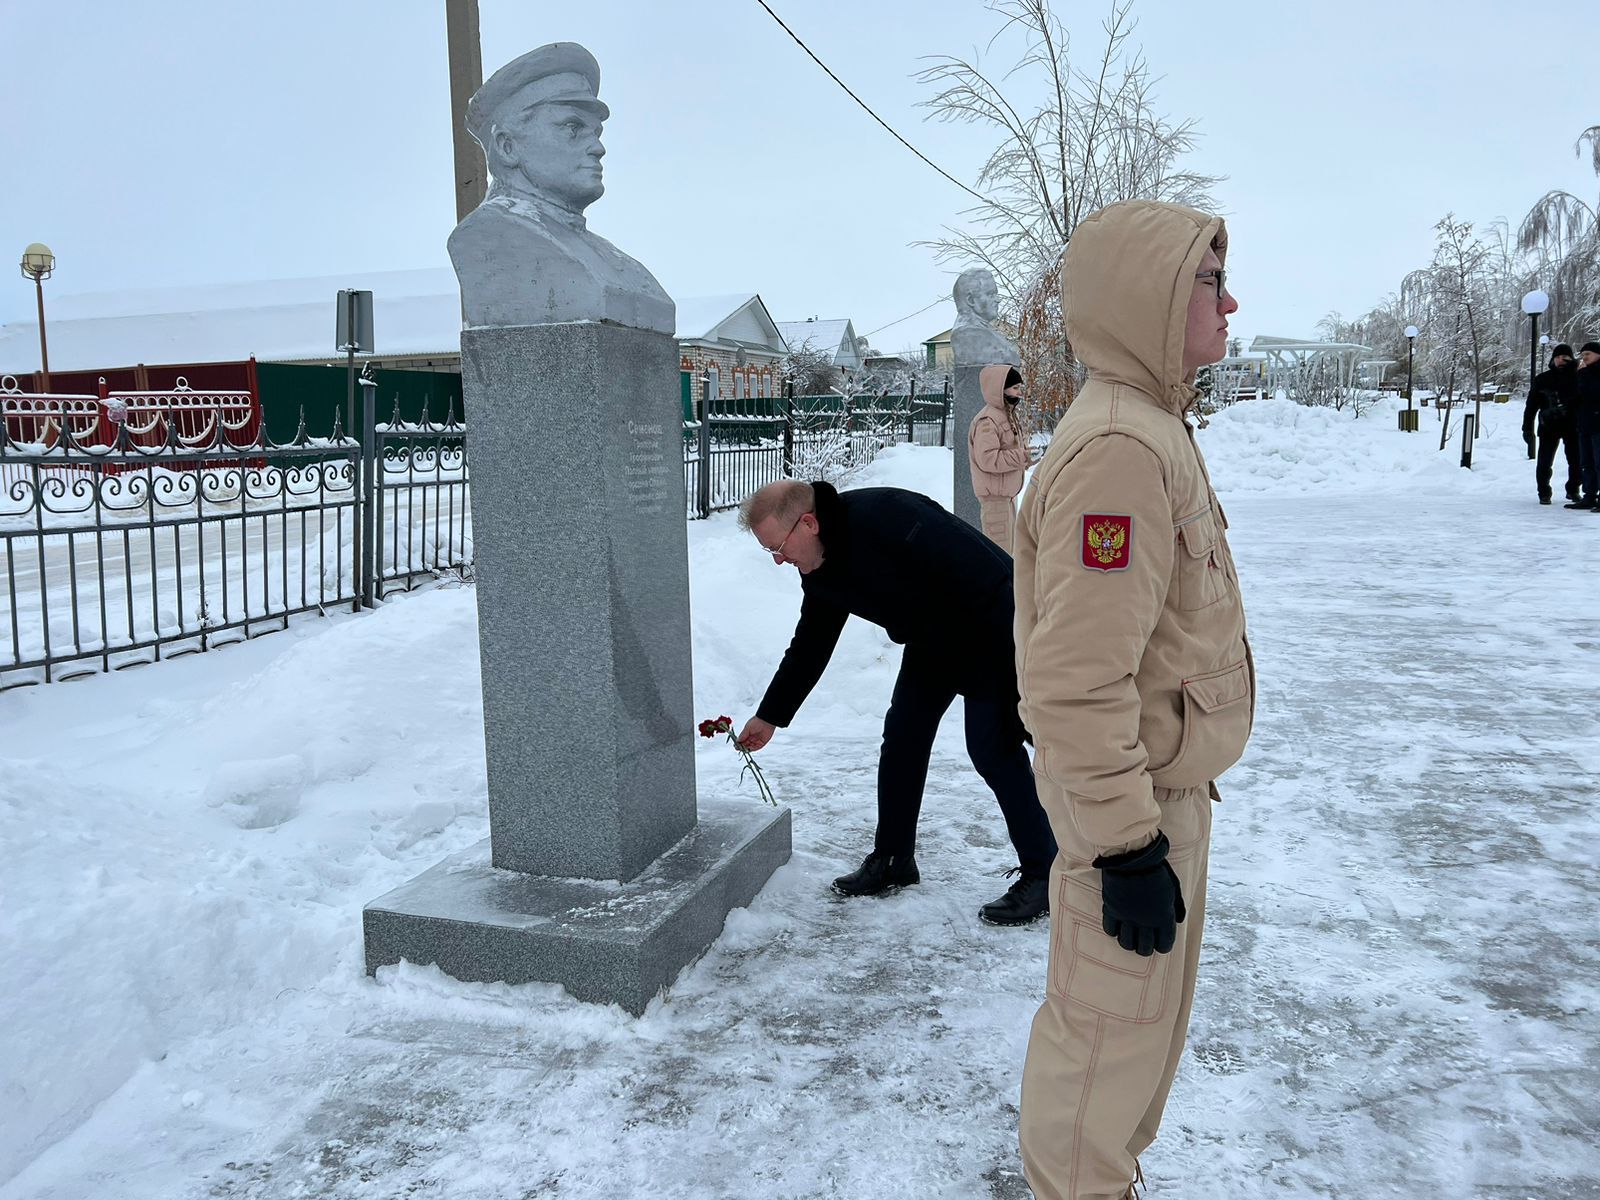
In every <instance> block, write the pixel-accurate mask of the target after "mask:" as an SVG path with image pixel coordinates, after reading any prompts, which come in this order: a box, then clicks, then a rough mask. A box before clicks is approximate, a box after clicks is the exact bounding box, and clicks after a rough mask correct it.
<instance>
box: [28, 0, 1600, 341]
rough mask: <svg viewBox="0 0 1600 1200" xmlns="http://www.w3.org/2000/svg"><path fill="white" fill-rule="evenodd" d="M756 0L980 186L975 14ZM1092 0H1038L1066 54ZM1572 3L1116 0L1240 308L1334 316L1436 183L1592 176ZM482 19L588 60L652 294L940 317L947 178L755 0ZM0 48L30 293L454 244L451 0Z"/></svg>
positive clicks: (63, 28)
mask: <svg viewBox="0 0 1600 1200" xmlns="http://www.w3.org/2000/svg"><path fill="white" fill-rule="evenodd" d="M769 2H770V3H771V4H772V7H773V8H774V9H776V11H777V12H778V13H779V14H780V15H782V16H783V17H784V18H785V20H786V21H788V23H789V24H790V26H791V27H792V28H793V29H794V30H795V31H796V32H797V33H798V34H799V35H800V36H801V37H802V38H804V39H805V40H806V42H807V43H808V44H809V45H810V46H811V48H812V49H813V50H814V51H815V52H816V53H817V54H818V55H819V56H820V57H821V58H822V59H823V60H824V61H825V62H827V63H828V64H829V65H830V66H831V67H832V68H833V69H834V71H835V72H837V73H838V74H839V75H840V76H841V77H842V78H843V79H844V80H845V82H846V83H848V84H850V85H851V86H852V87H853V88H854V89H855V90H856V92H857V93H858V94H859V95H861V96H862V98H863V99H865V100H866V101H867V102H868V103H869V104H871V105H872V106H873V107H874V108H875V109H876V110H877V111H878V112H879V114H880V115H881V116H883V118H884V119H885V120H886V121H888V122H889V124H891V125H892V126H894V127H895V128H896V129H897V130H898V131H899V132H900V133H901V134H903V135H904V136H905V137H906V138H907V139H908V140H910V141H911V142H912V144H914V145H916V146H917V147H918V148H919V149H920V150H921V151H922V152H923V153H925V154H927V155H928V156H929V157H930V158H931V159H933V160H934V161H935V162H937V163H939V164H940V166H942V167H943V168H944V169H946V170H947V171H949V172H950V173H951V174H953V175H955V176H956V177H958V178H961V179H963V180H966V181H971V180H972V179H973V177H974V176H975V174H976V171H977V168H978V167H979V165H980V164H981V163H982V161H983V159H984V157H985V156H986V154H987V153H988V151H989V150H990V149H991V148H992V146H993V144H994V139H993V136H992V135H991V134H990V133H989V132H988V131H986V130H981V129H978V128H974V127H967V126H951V125H947V124H942V123H936V122H930V121H928V120H926V116H927V110H926V109H922V108H919V107H918V103H919V101H922V100H925V99H926V98H927V97H928V95H929V94H930V93H929V89H928V88H927V87H926V86H924V85H921V84H918V83H917V82H916V81H915V79H914V78H913V76H914V74H915V73H916V71H917V70H918V69H919V68H920V67H921V66H923V65H925V64H924V63H921V62H919V59H922V58H923V57H925V56H929V55H936V54H945V53H948V54H960V55H969V54H972V53H974V52H976V51H977V50H978V49H979V48H981V47H982V46H984V44H985V43H987V42H988V40H989V38H990V37H991V35H992V34H993V33H994V31H995V30H996V29H997V28H998V26H999V23H1000V22H999V19H998V18H997V17H996V16H995V14H994V13H992V12H990V11H988V10H987V9H986V8H985V7H984V5H983V4H982V3H980V2H978V0H866V2H863V0H769ZM1107 7H1108V6H1107V5H1106V4H1094V5H1087V4H1068V3H1065V2H1062V3H1059V5H1058V11H1059V15H1060V16H1061V17H1062V18H1063V20H1065V21H1066V23H1067V25H1068V28H1069V30H1070V31H1071V32H1072V34H1073V36H1074V49H1075V53H1076V54H1077V56H1078V58H1079V61H1080V62H1081V63H1082V64H1083V65H1084V66H1085V67H1087V66H1089V65H1090V62H1091V60H1092V58H1093V56H1094V55H1095V53H1096V52H1097V51H1098V48H1099V43H1100V33H1099V22H1100V21H1101V20H1102V19H1103V17H1104V14H1105V11H1106V10H1107ZM1580 7H1581V6H1578V7H1572V8H1569V9H1567V10H1564V11H1566V12H1568V13H1570V14H1571V15H1572V16H1573V18H1574V19H1573V21H1572V22H1571V23H1570V27H1569V28H1560V27H1559V26H1558V25H1557V24H1556V21H1557V18H1558V17H1559V14H1560V13H1561V12H1562V11H1563V10H1561V9H1559V8H1556V9H1543V10H1536V9H1530V8H1529V7H1528V6H1527V5H1525V4H1512V3H1493V2H1490V0H1465V2H1460V0H1452V2H1451V3H1444V2H1442V0H1429V2H1427V3H1412V2H1407V3H1396V2H1395V0H1340V2H1339V3H1313V4H1310V5H1285V4H1283V3H1282V2H1281V0H1275V2H1273V3H1267V2H1266V0H1259V2H1255V0H1251V2H1240V3H1232V4H1230V3H1224V2H1219V3H1214V4H1209V5H1206V4H1195V3H1193V2H1192V0H1138V3H1137V4H1136V8H1135V12H1136V14H1137V15H1138V16H1139V18H1140V25H1139V28H1138V31H1137V32H1136V34H1135V35H1134V40H1135V41H1136V42H1138V43H1140V44H1142V46H1143V48H1144V51H1145V53H1146V56H1147V57H1148V59H1149V61H1150V64H1151V66H1152V67H1153V68H1154V69H1155V71H1156V73H1157V74H1159V75H1162V76H1164V80H1163V82H1162V83H1161V85H1160V88H1159V99H1160V102H1161V106H1162V108H1163V109H1164V110H1165V111H1166V112H1167V113H1168V114H1169V115H1170V116H1172V117H1174V118H1184V117H1194V118H1197V119H1198V120H1199V122H1200V133H1201V135H1202V136H1201V140H1200V144H1199V149H1198V152H1197V153H1196V154H1195V155H1194V156H1192V159H1191V161H1192V162H1193V164H1194V165H1195V166H1196V167H1198V168H1200V169H1203V170H1206V171H1210V172H1213V173H1217V174H1223V175H1227V176H1228V177H1229V178H1228V181H1227V182H1226V183H1224V184H1223V185H1221V187H1220V188H1219V189H1218V198H1219V200H1220V202H1221V205H1222V208H1223V211H1224V212H1225V213H1226V214H1227V216H1228V218H1229V223H1230V231H1231V236H1232V252H1231V257H1230V260H1229V264H1228V266H1229V274H1230V276H1231V279H1232V286H1233V287H1234V289H1235V291H1236V293H1237V295H1238V297H1239V300H1240V303H1241V305H1242V309H1241V311H1240V313H1239V315H1238V317H1236V318H1235V320H1234V328H1235V331H1236V332H1238V333H1241V334H1243V335H1244V336H1245V337H1247V338H1248V337H1249V336H1251V335H1254V334H1257V333H1271V334H1281V335H1309V334H1310V333H1311V332H1312V329H1313V327H1314V326H1315V324H1316V322H1317V320H1318V319H1319V318H1320V317H1321V316H1322V315H1323V314H1325V313H1326V312H1328V311H1329V310H1338V311H1341V312H1343V313H1344V314H1346V315H1347V316H1350V315H1355V314H1358V313H1360V312H1363V311H1365V310H1366V309H1367V308H1369V307H1370V306H1371V305H1372V304H1373V303H1374V302H1375V301H1377V300H1378V299H1379V298H1380V297H1381V296H1382V295H1383V294H1384V293H1386V292H1389V291H1392V290H1394V289H1395V288H1396V287H1397V285H1398V283H1399V280H1400V277H1401V276H1402V275H1403V274H1404V273H1405V272H1406V271H1407V270H1410V269H1411V268H1413V267H1416V266H1419V265H1421V264H1422V263H1423V262H1425V261H1426V260H1427V258H1428V256H1429V253H1430V247H1431V244H1432V238H1433V231H1432V226H1433V224H1434V222H1435V221H1437V220H1438V219H1439V218H1440V217H1441V216H1443V215H1444V214H1445V212H1447V211H1451V210H1453V211H1454V212H1456V213H1457V214H1458V215H1459V216H1461V217H1463V218H1466V219H1469V220H1472V221H1475V222H1478V223H1480V224H1482V223H1487V222H1489V221H1491V220H1492V219H1494V218H1496V217H1505V218H1508V219H1509V220H1511V221H1512V222H1513V224H1515V223H1516V222H1517V221H1519V220H1520V219H1521V217H1522V216H1523V214H1524V213H1525V212H1526V211H1527V209H1528V208H1529V206H1530V205H1531V204H1532V203H1533V202H1534V201H1535V200H1536V199H1537V198H1538V197H1539V196H1540V195H1542V194H1543V193H1544V192H1545V191H1547V190H1549V189H1550V188H1552V187H1563V188H1567V189H1569V190H1573V191H1576V192H1578V193H1579V194H1580V195H1582V196H1584V197H1585V198H1586V199H1588V200H1591V201H1592V200H1593V199H1594V198H1595V195H1596V193H1597V192H1600V181H1597V180H1596V179H1595V178H1594V176H1593V174H1592V173H1591V172H1590V171H1589V170H1588V168H1587V166H1586V164H1585V163H1584V162H1582V161H1580V160H1579V159H1578V158H1576V157H1575V156H1574V154H1573V149H1572V147H1573V142H1574V140H1575V139H1576V137H1577V135H1578V134H1579V133H1580V132H1581V131H1582V130H1583V129H1584V128H1585V127H1586V126H1588V125H1592V124H1595V123H1597V122H1600V86H1597V85H1596V83H1595V75H1594V51H1593V47H1594V45H1595V42H1594V38H1595V36H1596V33H1595V30H1594V28H1593V26H1592V24H1591V26H1590V27H1589V28H1588V29H1584V28H1581V27H1580V25H1581V22H1580V21H1579V20H1578V19H1577V14H1578V12H1579V8H1580ZM481 13H482V38H483V63H484V71H485V74H488V73H490V72H492V71H493V70H494V69H495V68H496V67H498V66H500V65H501V64H502V63H504V62H506V61H508V60H509V59H511V58H513V57H515V56H516V55H518V54H520V53H522V52H523V51H526V50H529V49H532V48H533V47H534V46H537V45H540V44H543V43H545V42H550V41H562V40H565V41H577V42H581V43H582V44H584V45H586V46H587V47H589V49H590V50H592V51H593V52H594V54H595V56H596V57H597V58H598V59H599V62H600V67H601V96H602V98H603V99H605V100H606V101H607V103H608V104H609V105H610V107H611V110H612V117H611V120H610V122H609V123H608V124H607V126H606V133H605V142H606V147H607V151H608V153H607V157H606V163H605V169H606V195H605V196H604V198H603V199H601V200H600V201H599V202H598V203H596V204H595V205H594V206H593V207H592V208H591V209H590V210H589V218H590V224H591V227H592V228H594V229H595V230H596V231H597V232H599V233H600V234H602V235H604V236H605V237H608V238H610V239H611V240H612V241H613V242H615V243H616V244H617V245H618V246H619V247H620V248H622V249H623V250H625V251H627V252H628V253H629V254H631V255H633V256H634V257H635V258H637V259H639V260H640V261H641V262H643V263H644V264H645V265H646V266H648V267H649V268H650V269H651V270H652V271H653V272H654V273H655V274H656V276H657V277H658V278H659V279H660V280H661V282H662V283H663V284H664V285H665V287H666V288H667V290H668V291H669V292H671V293H673V294H674V295H677V296H695V295H707V294H715V293H723V292H747V291H756V292H760V293H761V295H762V297H763V298H764V299H765V300H766V302H767V304H768V307H769V308H770V309H771V310H772V315H773V316H774V317H775V318H777V319H778V320H796V319H803V318H805V317H807V316H811V315H816V316H820V317H850V318H852V319H853V320H854V322H855V326H856V329H857V331H858V332H861V333H869V332H871V333H872V340H873V344H874V345H875V346H877V347H879V348H880V349H885V350H898V349H901V348H903V347H905V346H907V345H910V344H912V343H915V342H919V341H920V340H921V339H923V338H925V337H928V336H930V335H931V334H933V333H935V332H937V331H938V330H940V329H942V328H944V327H946V326H947V325H948V324H949V322H950V320H951V318H952V315H953V310H952V308H951V306H950V304H949V303H948V300H947V298H948V295H949V287H950V283H951V281H952V278H953V272H954V270H955V268H954V267H950V266H941V265H940V264H938V263H936V262H935V261H934V259H933V256H932V254H931V252H930V251H929V250H927V249H926V248H923V247H919V246H915V245H913V244H912V243H914V242H916V241H917V240H919V239H924V238H930V237H937V236H938V235H939V232H940V229H941V227H942V226H945V225H949V224H956V223H959V222H960V221H961V216H960V213H961V210H962V209H963V208H964V207H965V202H966V201H967V200H968V199H969V198H968V197H966V196H965V195H964V193H962V192H961V191H960V190H958V189H957V188H956V187H955V186H953V185H952V184H950V183H949V182H947V181H946V180H944V179H942V178H940V177H939V176H938V175H937V174H935V173H934V172H933V171H932V170H930V169H929V168H928V167H926V166H925V165H924V164H922V163H921V162H919V161H918V160H917V159H915V158H914V157H912V156H911V155H910V154H909V153H908V152H907V151H906V150H905V149H904V148H902V147H901V146H900V145H899V144H898V143H896V142H895V141H894V140H893V139H891V138H890V137H889V135H888V134H886V133H885V132H884V131H883V130H882V129H881V128H880V127H878V126H877V125H876V124H874V123H873V122H872V120H871V119H870V118H869V117H868V116H867V115H866V114H865V113H863V112H862V111H861V110H860V109H859V108H857V107H856V106H855V104H854V103H853V102H852V101H851V100H850V99H849V97H847V96H846V95H845V94H844V93H843V92H842V91H840V90H839V88H838V86H837V85H835V84H834V83H833V82H832V81H831V80H829V79H828V78H827V76H826V75H824V74H823V73H822V71H821V70H820V69H819V68H818V67H817V66H816V65H815V64H814V63H812V62H811V61H810V60H809V59H808V58H806V57H805V55H804V54H803V53H802V52H801V50H800V49H799V47H797V46H796V45H795V44H794V43H793V42H792V41H790V39H789V37H788V36H787V35H786V34H785V33H784V32H783V31H782V30H781V29H780V28H779V27H778V26H777V25H776V24H775V23H774V22H773V20H772V19H771V17H769V16H768V15H767V14H766V12H764V11H763V10H762V8H761V6H760V5H759V4H758V3H756V0H694V2H693V3H685V4H664V3H660V2H659V0H581V2H579V3H571V4H555V3H532V2H519V0H481ZM0 46H4V47H5V48H6V66H5V69H4V70H3V71H0V114H3V119H0V163H3V164H4V177H5V184H4V186H3V187H0V254H3V255H4V256H7V257H6V261H8V262H13V263H14V262H16V261H18V259H19V258H20V254H21V250H22V247H23V246H24V245H25V244H27V243H29V242H33V241H43V242H46V243H48V244H49V245H50V247H51V248H52V249H53V250H54V251H55V253H56V255H57V258H58V260H59V262H58V267H57V271H56V275H55V277H54V278H53V279H51V280H49V281H48V282H47V283H46V285H45V286H46V289H47V304H48V295H49V294H50V293H52V292H54V293H57V294H60V295H67V294H77V293H84V292H99V291H106V290H116V289H124V288H130V287H140V286H164V285H183V284H195V283H214V282H226V281H232V280H247V279H268V278H285V277H299V276H316V275H332V274H344V273H348V274H349V277H350V278H349V286H360V276H361V273H362V272H363V271H376V270H390V269H399V268H408V267H423V266H444V265H447V264H448V259H447V257H446V255H445V249H444V242H445V237H446V236H447V235H448V233H449V232H450V229H451V227H452V225H453V224H454V203H453V195H452V178H451V172H452V166H451V162H452V160H451V145H450V105H449V91H448V74H447V59H446V48H445V30H444V2H443V0H317V2H316V3H311V2H308V0H274V2H273V3H271V4H257V5H245V4H242V3H221V4H219V3H216V2H215V0H203V2H202V0H145V2H144V3H140V4H108V3H101V2H98V0H96V2H94V3H89V2H88V0H54V2H53V3H50V4H44V3H41V2H39V0H0ZM1016 48H1017V46H1016V43H1015V41H1006V42H1003V43H1001V44H999V45H997V46H996V47H995V48H994V49H993V50H992V51H991V52H990V55H991V57H990V59H989V60H988V61H990V62H992V63H993V64H995V65H997V66H1003V65H1005V64H1007V63H1008V62H1009V61H1010V60H1012V59H1013V58H1014V57H1015V51H1016ZM1561 64H1565V65H1564V66H1563V65H1561ZM1014 98H1015V99H1016V100H1018V101H1019V102H1022V103H1025V102H1027V101H1028V100H1030V99H1032V97H1029V96H1027V95H1026V94H1019V95H1017V96H1015V97H1014ZM5 270H6V273H5V274H4V275H0V279H9V280H10V282H9V284H0V320H11V319H17V318H19V317H28V316H30V315H31V313H32V309H33V296H32V291H33V289H32V287H31V285H30V284H29V283H28V281H27V280H26V279H24V278H22V276H21V274H20V272H19V271H18V270H17V269H16V268H15V267H7V268H6V269H5ZM940 297H945V298H946V300H945V302H943V303H940V304H939V305H937V306H935V307H934V308H931V309H929V310H928V311H926V312H924V313H922V314H921V315H919V316H917V317H915V318H913V319H910V320H905V321H901V323H899V324H893V325H891V322H895V321H897V320H899V319H900V318H904V317H906V316H907V315H908V314H910V313H912V312H913V311H915V310H917V309H919V308H922V307H923V306H924V305H927V304H929V303H930V302H932V301H935V300H936V299H938V298H940ZM885 326H889V327H888V328H883V327H885ZM873 331H878V332H873ZM1596 332H1597V333H1600V331H1596ZM381 338H382V332H381V330H380V331H379V339H380V347H379V348H380V349H381V348H382V347H381Z"/></svg>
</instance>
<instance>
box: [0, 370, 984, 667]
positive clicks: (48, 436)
mask: <svg viewBox="0 0 1600 1200" xmlns="http://www.w3.org/2000/svg"><path fill="white" fill-rule="evenodd" d="M709 382H710V384H711V387H712V389H714V386H715V381H714V380H711V381H709ZM363 384H364V387H363V401H362V405H361V413H360V416H359V422H358V423H359V425H360V429H359V430H358V431H357V435H358V436H355V437H352V436H350V435H349V434H347V432H346V431H345V430H344V428H343V416H342V414H339V413H337V412H335V414H334V418H333V426H332V428H331V429H330V430H329V431H328V433H327V436H325V437H313V436H311V434H310V433H309V432H308V431H307V429H306V427H305V418H304V415H303V413H302V415H301V418H300V421H299V428H298V429H297V430H296V431H295V433H294V436H293V437H292V438H291V439H290V440H289V441H287V442H282V443H280V442H276V441H273V440H272V439H271V437H269V436H268V433H267V431H266V427H265V425H264V423H262V422H261V421H260V420H259V416H258V414H257V415H256V416H255V417H254V418H252V419H248V420H247V419H246V418H247V416H249V415H250V414H252V413H254V412H255V409H254V408H253V407H252V405H253V403H254V400H253V397H251V396H250V394H249V393H243V392H241V393H233V392H194V391H190V390H188V389H186V388H180V389H178V390H175V391H173V392H170V393H169V392H138V393H131V392H130V393H115V392H109V391H108V390H107V389H106V388H103V387H102V388H101V389H100V394H99V395H97V396H91V395H84V396H49V395H41V394H30V393H25V392H23V391H21V390H20V389H19V388H17V386H16V384H15V381H14V380H11V379H10V378H9V377H7V378H5V379H0V574H3V578H4V581H5V587H4V589H3V590H0V690H4V689H6V688H9V687H16V686H19V685H22V684H29V683H47V682H51V681H55V680H62V679H70V678H74V677H76V676H79V675H86V674H91V673H96V672H102V671H111V670H116V669H120V668H122V667H126V666H131V665H134V664H137V663H148V662H154V661H158V660H160V659H162V658H173V657H177V656H179V655H183V654H189V653H194V652H198V651H205V650H211V649H215V648H217V647H219V646H224V645H229V644H231V643H233V642H237V641H242V640H244V639H247V638H253V637H256V636H259V635H260V634H263V633H270V632H274V631H277V630H281V629H284V628H286V627H287V625H288V622H289V620H290V618H292V617H295V616H297V615H300V614H303V613H308V612H318V613H322V612H327V611H329V610H332V609H337V608H338V607H339V606H341V605H347V606H349V607H350V608H351V609H352V610H355V609H360V608H362V607H364V606H372V605H374V604H377V603H379V602H381V601H382V599H383V598H384V597H385V596H387V595H390V594H392V593H394V592H396V591H409V590H410V589H411V588H412V587H414V586H415V585H416V583H417V582H418V581H420V580H424V579H430V578H434V577H437V576H438V575H440V574H442V573H445V572H450V571H455V572H461V573H463V574H465V573H467V572H469V571H470V568H471V564H472V558H473V550H472V534H471V513H470V508H469V472H468V464H467V452H466V432H467V431H466V428H465V427H464V425H463V424H462V423H461V422H459V421H458V420H457V418H456V414H455V407H454V403H453V401H452V402H450V403H449V404H448V406H447V411H446V413H445V416H444V419H443V420H442V421H438V422H435V421H433V420H432V419H431V418H430V416H429V414H428V413H427V411H426V408H424V411H423V413H422V416H421V419H420V420H418V421H415V422H406V421H403V420H402V419H401V416H400V405H399V403H398V401H397V402H396V403H395V405H394V408H393V413H392V416H391V417H390V419H389V420H388V421H387V422H379V421H378V420H377V419H376V413H375V408H376V404H377V397H376V385H375V384H373V383H372V382H371V381H370V380H363ZM710 394H712V395H715V394H716V393H715V391H714V390H711V392H710ZM696 408H697V413H696V415H697V417H698V419H697V420H694V421H686V422H684V456H683V470H684V489H685V499H686V509H687V513H688V515H689V516H690V517H705V516H708V515H710V513H712V512H713V511H717V510H719V509H727V508H732V507H734V506H736V505H737V504H738V503H739V502H740V501H741V500H743V499H744V498H745V497H746V496H748V495H750V494H751V493H752V492H754V491H756V490H757V489H758V488H760V487H762V486H763V485H764V484H767V483H771V482H773V481H774V480H778V479H785V478H798V479H818V478H837V477H839V476H840V475H842V474H844V473H846V472H848V471H850V470H852V469H854V468H856V467H860V466H863V465H865V464H867V463H869V462H871V461H872V460H873V458H874V457H875V456H876V455H877V454H878V452H879V451H880V450H881V449H882V448H883V447H885V446H889V445H893V444H895V443H897V442H911V443H915V444H918V445H926V446H944V445H949V444H951V442H952V438H953V432H952V430H951V427H950V387H949V383H948V381H945V382H944V384H943V386H942V388H941V390H939V391H937V392H916V393H910V394H889V393H887V392H880V393H869V392H859V393H856V394H851V395H844V394H839V393H834V394H831V395H826V396H805V395H800V396H796V395H793V394H792V393H791V394H786V395H783V396H776V397H759V398H757V397H741V398H739V399H735V400H727V399H723V400H718V401H716V402H714V403H711V404H709V405H708V404H707V403H706V401H705V400H704V399H702V400H701V402H700V403H699V404H698V405H697V406H696Z"/></svg>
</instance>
